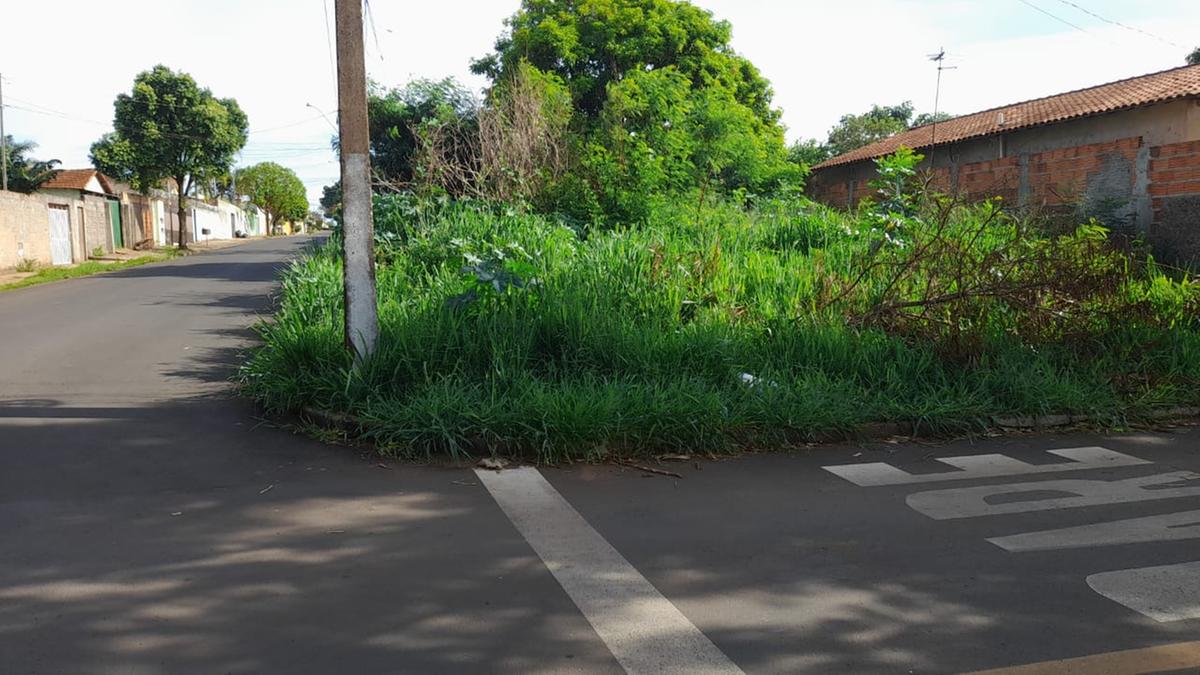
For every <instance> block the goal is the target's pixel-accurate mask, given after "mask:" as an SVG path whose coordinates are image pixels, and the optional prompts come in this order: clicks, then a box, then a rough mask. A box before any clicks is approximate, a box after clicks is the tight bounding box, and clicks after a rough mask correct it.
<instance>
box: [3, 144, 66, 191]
mask: <svg viewBox="0 0 1200 675" xmlns="http://www.w3.org/2000/svg"><path fill="white" fill-rule="evenodd" d="M4 140H5V145H6V146H7V147H8V155H7V157H8V189H9V190H12V191H13V192H24V193H26V194H28V193H30V192H33V191H34V190H37V189H38V188H39V187H41V185H42V183H45V182H46V181H48V180H50V179H51V178H54V174H55V173H57V169H56V167H57V166H58V165H59V161H58V160H57V159H50V160H46V161H39V160H36V159H33V158H32V157H29V156H28V154H29V152H30V151H32V150H33V149H34V148H36V147H37V143H34V142H32V141H20V142H17V141H14V140H13V137H12V136H11V135H6V136H5V137H4Z"/></svg>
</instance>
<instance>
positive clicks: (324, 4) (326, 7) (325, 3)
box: [321, 0, 337, 81]
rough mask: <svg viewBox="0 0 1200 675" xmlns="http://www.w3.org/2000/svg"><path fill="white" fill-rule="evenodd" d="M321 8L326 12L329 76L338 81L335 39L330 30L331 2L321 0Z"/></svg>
mask: <svg viewBox="0 0 1200 675" xmlns="http://www.w3.org/2000/svg"><path fill="white" fill-rule="evenodd" d="M321 8H322V9H324V10H325V46H326V47H328V48H329V50H328V51H329V74H330V75H331V76H332V77H333V79H334V81H337V66H335V65H334V64H333V37H332V36H331V34H330V30H329V0H321Z"/></svg>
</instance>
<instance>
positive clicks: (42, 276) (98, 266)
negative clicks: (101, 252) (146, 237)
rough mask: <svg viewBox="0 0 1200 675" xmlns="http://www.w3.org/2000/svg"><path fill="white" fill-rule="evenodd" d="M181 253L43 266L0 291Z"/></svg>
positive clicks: (139, 264)
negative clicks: (119, 260)
mask: <svg viewBox="0 0 1200 675" xmlns="http://www.w3.org/2000/svg"><path fill="white" fill-rule="evenodd" d="M181 255H184V253H183V252H182V251H177V250H175V249H165V250H163V251H160V252H155V253H152V254H149V255H144V256H141V257H138V258H132V259H130V260H123V261H121V262H99V261H96V260H88V261H87V262H83V263H80V264H78V265H74V266H71V267H44V268H42V269H40V270H38V271H37V272H35V273H34V274H32V275H31V276H28V277H25V278H24V279H20V280H18V281H14V282H12V283H8V284H4V285H0V291H10V290H13V289H16V288H25V287H27V286H36V285H38V284H44V283H49V282H51V281H62V280H64V279H74V278H76V277H86V276H91V275H93V274H102V273H104V272H115V271H117V270H124V269H129V268H130V267H139V266H141V265H146V264H148V263H155V262H162V261H164V260H172V259H174V258H178V257H179V256H181Z"/></svg>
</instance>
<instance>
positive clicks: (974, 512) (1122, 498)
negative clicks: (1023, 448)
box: [904, 471, 1200, 520]
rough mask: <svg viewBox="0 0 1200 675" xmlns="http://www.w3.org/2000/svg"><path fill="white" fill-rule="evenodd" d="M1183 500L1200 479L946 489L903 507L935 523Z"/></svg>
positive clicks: (1198, 488)
mask: <svg viewBox="0 0 1200 675" xmlns="http://www.w3.org/2000/svg"><path fill="white" fill-rule="evenodd" d="M1180 497H1200V474H1197V473H1194V472H1192V471H1172V472H1170V473H1162V474H1157V475H1153V476H1140V477H1138V478H1127V479H1125V480H1114V481H1105V480H1051V481H1043V482H1030V483H1011V484H1007V485H983V486H980V487H966V488H948V489H945V490H929V491H927V492H918V493H916V494H911V495H909V496H908V497H906V498H905V499H904V501H905V503H907V504H908V505H909V506H910V507H912V509H913V510H915V511H918V512H919V513H923V514H925V515H927V516H929V517H930V518H933V519H934V520H949V519H953V518H977V517H980V516H998V515H1004V514H1009V513H1029V512H1032V511H1054V510H1057V509H1071V508H1079V507H1083V506H1101V505H1106V504H1132V503H1134V502H1149V501H1156V500H1162V499H1176V498H1180Z"/></svg>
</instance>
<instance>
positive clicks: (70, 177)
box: [37, 168, 125, 262]
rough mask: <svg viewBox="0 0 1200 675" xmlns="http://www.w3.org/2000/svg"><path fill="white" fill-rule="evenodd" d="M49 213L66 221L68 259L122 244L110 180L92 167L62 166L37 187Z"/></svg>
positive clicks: (78, 258)
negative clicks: (67, 226) (68, 248)
mask: <svg viewBox="0 0 1200 675" xmlns="http://www.w3.org/2000/svg"><path fill="white" fill-rule="evenodd" d="M37 194H39V195H43V196H44V197H45V199H46V203H47V206H48V208H50V209H51V216H52V217H55V218H56V219H62V220H65V221H67V223H68V224H69V233H70V250H71V259H72V260H73V261H74V262H80V261H83V260H86V259H87V258H88V256H89V255H90V254H91V253H92V252H93V251H97V250H103V251H105V252H111V251H114V250H116V249H118V248H121V247H122V246H124V245H125V242H124V237H123V236H122V232H121V209H120V203H119V201H118V200H117V197H116V194H115V190H114V189H113V183H112V181H111V180H110V179H109V178H108V177H107V176H105V175H104V174H102V173H100V172H99V171H97V170H96V169H90V168H89V169H63V170H60V171H58V173H56V174H55V176H54V178H51V179H50V180H48V181H46V182H45V183H43V184H42V185H41V187H39V188H38V189H37Z"/></svg>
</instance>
